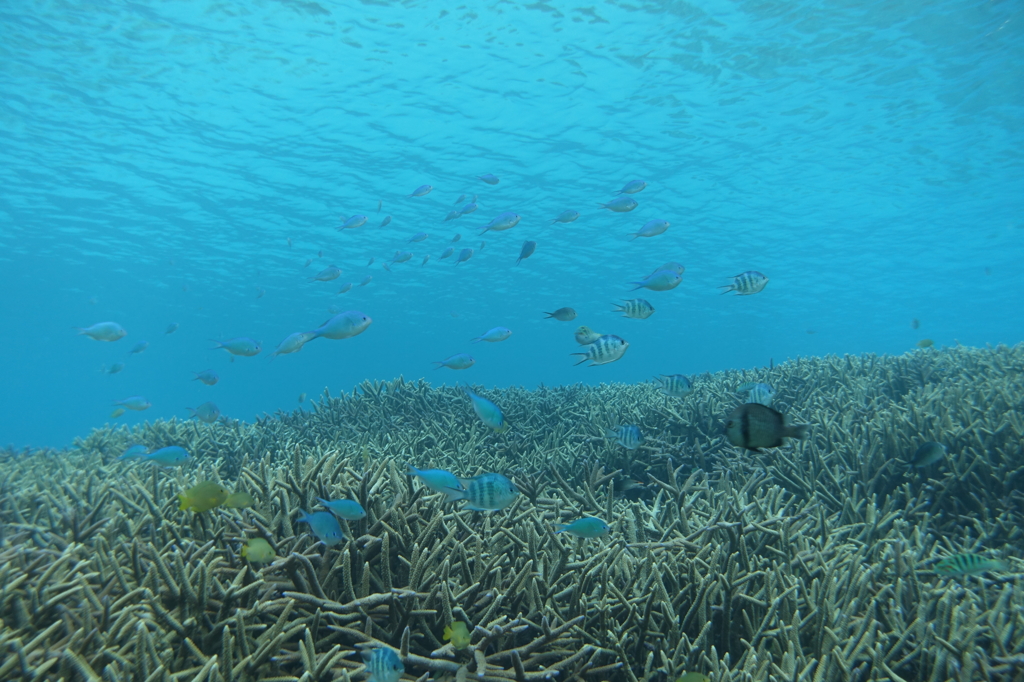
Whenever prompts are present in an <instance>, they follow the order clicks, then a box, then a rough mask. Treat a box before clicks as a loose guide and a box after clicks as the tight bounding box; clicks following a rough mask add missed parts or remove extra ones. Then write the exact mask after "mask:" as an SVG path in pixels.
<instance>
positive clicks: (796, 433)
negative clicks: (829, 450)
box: [783, 424, 808, 440]
mask: <svg viewBox="0 0 1024 682" xmlns="http://www.w3.org/2000/svg"><path fill="white" fill-rule="evenodd" d="M807 430H808V426H807V424H796V425H795V426H787V427H786V429H785V433H784V434H783V435H785V436H787V437H789V438H798V439H800V440H803V439H804V438H806V437H807Z"/></svg>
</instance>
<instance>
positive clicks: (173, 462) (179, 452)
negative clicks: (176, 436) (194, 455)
mask: <svg viewBox="0 0 1024 682" xmlns="http://www.w3.org/2000/svg"><path fill="white" fill-rule="evenodd" d="M189 459H190V458H189V455H188V451H187V450H185V448H183V447H179V446H177V445H168V446H167V447H165V448H160V449H159V450H154V451H153V452H151V453H149V454H148V455H141V456H140V457H139V460H141V461H144V462H150V463H152V464H156V465H158V466H162V467H176V466H181V465H183V464H185V463H186V462H188V461H189Z"/></svg>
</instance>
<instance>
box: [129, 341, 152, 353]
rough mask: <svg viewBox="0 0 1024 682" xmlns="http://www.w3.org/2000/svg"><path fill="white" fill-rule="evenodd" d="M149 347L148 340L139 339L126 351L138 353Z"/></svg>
mask: <svg viewBox="0 0 1024 682" xmlns="http://www.w3.org/2000/svg"><path fill="white" fill-rule="evenodd" d="M147 348H149V341H139V342H138V343H137V344H135V345H134V346H132V349H131V350H130V351H128V355H138V354H139V353H142V352H143V351H145V350H146V349H147Z"/></svg>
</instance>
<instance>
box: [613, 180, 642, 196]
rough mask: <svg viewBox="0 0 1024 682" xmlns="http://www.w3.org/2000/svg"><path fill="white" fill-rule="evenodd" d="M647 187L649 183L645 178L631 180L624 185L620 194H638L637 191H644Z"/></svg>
mask: <svg viewBox="0 0 1024 682" xmlns="http://www.w3.org/2000/svg"><path fill="white" fill-rule="evenodd" d="M645 187H647V183H646V182H644V181H643V180H630V181H629V182H627V183H626V184H625V185H623V187H622V189H620V190H619V191H618V194H636V193H637V192H642V191H643V190H644V188H645Z"/></svg>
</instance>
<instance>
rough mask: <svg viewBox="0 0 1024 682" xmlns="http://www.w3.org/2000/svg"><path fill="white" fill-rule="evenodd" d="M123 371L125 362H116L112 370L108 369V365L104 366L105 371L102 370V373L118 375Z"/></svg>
mask: <svg viewBox="0 0 1024 682" xmlns="http://www.w3.org/2000/svg"><path fill="white" fill-rule="evenodd" d="M122 369H124V363H123V362H115V363H114V364H112V365H111V366H110V368H109V369H108V368H107V366H106V365H103V369H102V370H101V371H102V372H105V373H107V374H117V373H119V372H120V371H121V370H122Z"/></svg>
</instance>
